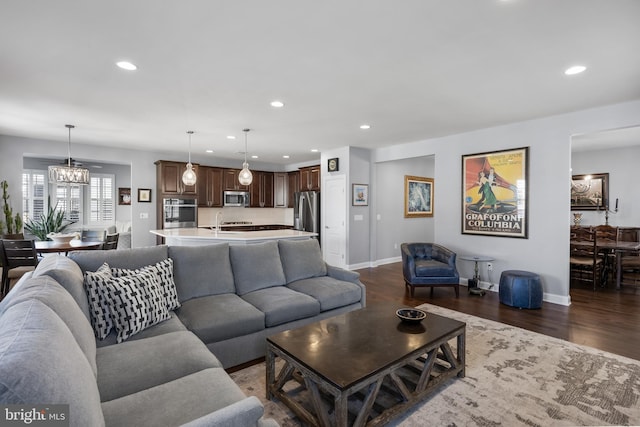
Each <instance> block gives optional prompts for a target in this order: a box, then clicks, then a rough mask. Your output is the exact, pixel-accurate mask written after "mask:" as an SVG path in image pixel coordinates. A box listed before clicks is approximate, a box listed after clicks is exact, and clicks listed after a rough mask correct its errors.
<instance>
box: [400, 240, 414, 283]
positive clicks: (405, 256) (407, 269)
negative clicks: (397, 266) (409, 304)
mask: <svg viewBox="0 0 640 427" xmlns="http://www.w3.org/2000/svg"><path fill="white" fill-rule="evenodd" d="M400 255H402V275H403V276H404V279H405V280H406V281H409V282H410V281H411V280H412V279H413V278H414V277H415V276H416V262H415V259H414V257H413V253H412V252H411V249H410V247H409V245H408V244H406V243H402V244H401V245H400Z"/></svg>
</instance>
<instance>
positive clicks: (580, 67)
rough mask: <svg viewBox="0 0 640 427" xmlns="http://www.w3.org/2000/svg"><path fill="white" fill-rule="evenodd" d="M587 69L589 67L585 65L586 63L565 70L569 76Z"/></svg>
mask: <svg viewBox="0 0 640 427" xmlns="http://www.w3.org/2000/svg"><path fill="white" fill-rule="evenodd" d="M586 69H587V67H585V66H584V65H574V66H573V67H569V68H567V69H566V70H564V73H565V74H566V75H567V76H573V75H574V74H580V73H582V72H583V71H584V70H586Z"/></svg>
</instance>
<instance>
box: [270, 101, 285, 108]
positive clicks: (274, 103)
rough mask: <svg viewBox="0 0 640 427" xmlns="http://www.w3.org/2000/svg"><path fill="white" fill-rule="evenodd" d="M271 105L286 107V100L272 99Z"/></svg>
mask: <svg viewBox="0 0 640 427" xmlns="http://www.w3.org/2000/svg"><path fill="white" fill-rule="evenodd" d="M271 106H272V107H276V108H282V107H284V102H282V101H271Z"/></svg>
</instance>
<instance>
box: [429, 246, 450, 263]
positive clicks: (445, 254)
mask: <svg viewBox="0 0 640 427" xmlns="http://www.w3.org/2000/svg"><path fill="white" fill-rule="evenodd" d="M431 256H432V257H433V259H435V260H436V261H440V262H443V263H445V264H448V265H449V266H450V267H454V268H455V266H456V253H455V252H453V251H452V250H450V249H448V248H445V247H444V246H440V245H435V244H434V245H433V251H432V253H431Z"/></svg>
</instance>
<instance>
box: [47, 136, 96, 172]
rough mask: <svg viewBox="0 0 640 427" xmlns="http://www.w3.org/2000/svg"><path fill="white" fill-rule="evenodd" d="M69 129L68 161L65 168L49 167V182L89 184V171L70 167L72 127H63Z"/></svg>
mask: <svg viewBox="0 0 640 427" xmlns="http://www.w3.org/2000/svg"><path fill="white" fill-rule="evenodd" d="M64 126H65V127H66V128H67V129H69V144H68V146H67V154H68V160H67V165H66V166H61V165H53V166H49V182H51V183H54V184H76V185H87V184H89V169H87V168H83V167H78V166H73V167H72V166H71V129H73V128H75V126H74V125H64Z"/></svg>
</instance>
